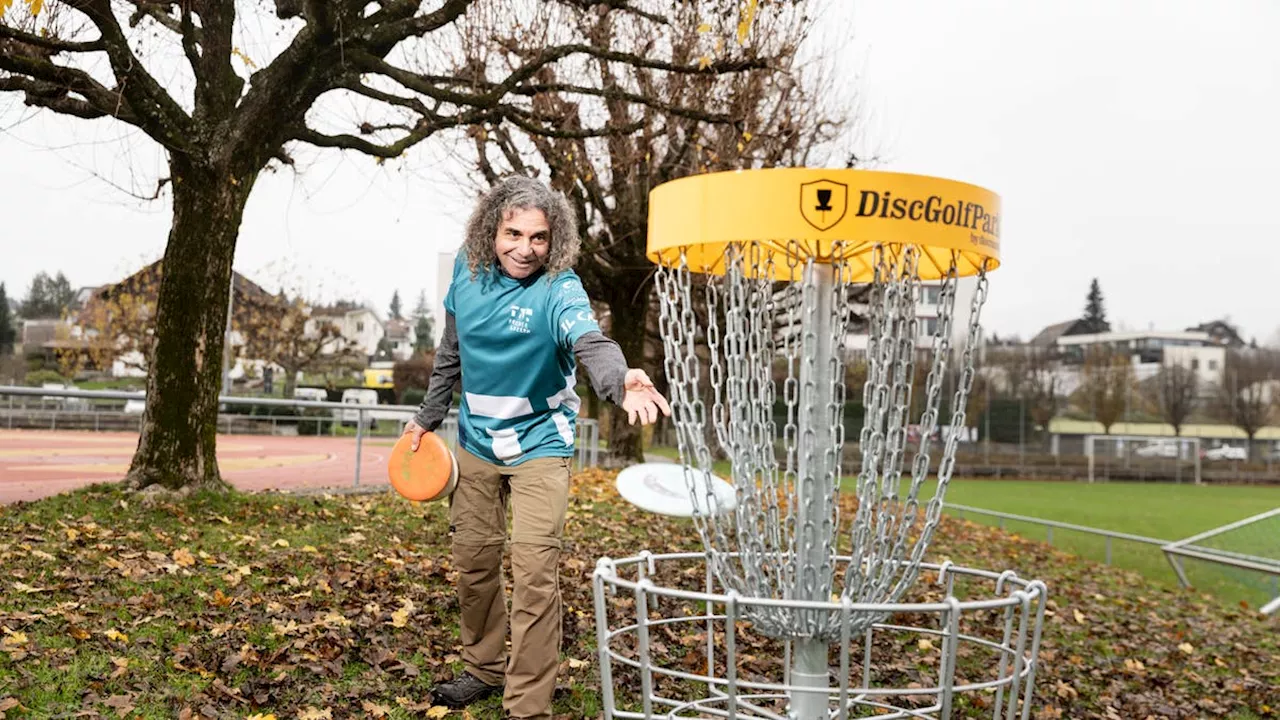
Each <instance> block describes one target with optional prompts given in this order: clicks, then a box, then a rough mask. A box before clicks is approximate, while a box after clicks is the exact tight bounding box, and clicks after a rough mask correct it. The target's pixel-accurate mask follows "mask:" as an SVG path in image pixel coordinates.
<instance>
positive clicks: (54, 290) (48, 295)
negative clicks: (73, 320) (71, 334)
mask: <svg viewBox="0 0 1280 720" xmlns="http://www.w3.org/2000/svg"><path fill="white" fill-rule="evenodd" d="M75 295H76V293H75V291H74V290H72V289H71V283H70V282H69V281H68V280H67V276H66V275H63V274H62V273H61V272H59V273H58V274H57V276H56V277H49V273H47V272H43V271H42V272H38V273H36V276H35V277H34V278H32V279H31V287H30V289H28V290H27V296H26V297H25V298H24V299H23V300H22V307H21V308H20V310H19V312H21V313H22V317H24V318H26V319H28V320H34V319H37V318H56V317H61V316H62V311H63V310H65V309H66V307H67V305H69V304H70V303H71V301H72V300H73V299H74V298H75Z"/></svg>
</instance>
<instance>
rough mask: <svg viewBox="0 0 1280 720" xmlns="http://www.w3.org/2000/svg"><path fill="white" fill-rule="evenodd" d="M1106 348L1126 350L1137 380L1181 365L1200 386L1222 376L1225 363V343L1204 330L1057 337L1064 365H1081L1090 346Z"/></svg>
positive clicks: (1206, 385)
mask: <svg viewBox="0 0 1280 720" xmlns="http://www.w3.org/2000/svg"><path fill="white" fill-rule="evenodd" d="M1095 347H1100V348H1106V349H1109V350H1112V351H1118V352H1123V353H1125V354H1127V355H1128V356H1129V357H1130V358H1131V359H1132V362H1133V370H1134V378H1135V379H1136V380H1138V381H1142V380H1146V379H1148V378H1151V377H1154V376H1155V375H1156V373H1157V372H1159V371H1160V368H1161V367H1170V366H1175V365H1178V366H1182V367H1185V368H1187V369H1189V370H1193V371H1195V373H1196V378H1197V381H1198V383H1199V385H1200V387H1201V388H1202V389H1207V388H1208V387H1210V386H1211V385H1214V384H1216V383H1217V382H1218V381H1219V380H1221V379H1222V371H1223V369H1224V368H1225V367H1226V353H1227V349H1226V347H1225V346H1223V345H1221V344H1219V343H1218V342H1217V341H1215V340H1214V339H1213V338H1212V337H1210V336H1209V334H1208V333H1206V332H1199V331H1183V332H1176V331H1174V332H1160V331H1154V330H1149V331H1143V332H1107V333H1091V334H1086V335H1068V336H1063V337H1060V338H1058V341H1057V348H1058V351H1059V357H1060V358H1061V359H1062V361H1063V362H1064V363H1065V364H1067V365H1077V366H1078V365H1083V363H1084V360H1085V357H1086V356H1087V354H1088V351H1089V349H1090V348H1095Z"/></svg>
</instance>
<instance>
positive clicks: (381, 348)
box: [373, 337, 391, 360]
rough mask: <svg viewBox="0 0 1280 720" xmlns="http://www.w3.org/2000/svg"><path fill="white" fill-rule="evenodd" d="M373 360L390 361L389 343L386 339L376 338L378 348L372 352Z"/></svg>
mask: <svg viewBox="0 0 1280 720" xmlns="http://www.w3.org/2000/svg"><path fill="white" fill-rule="evenodd" d="M373 359H374V360H390V359H391V341H390V340H388V339H387V338H386V337H381V338H378V346H377V347H376V348H375V349H374V351H373Z"/></svg>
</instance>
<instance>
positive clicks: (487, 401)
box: [444, 253, 600, 465]
mask: <svg viewBox="0 0 1280 720" xmlns="http://www.w3.org/2000/svg"><path fill="white" fill-rule="evenodd" d="M444 307H445V310H446V311H448V312H449V313H450V314H452V315H453V318H454V324H455V327H456V328H457V331H458V356H459V359H460V361H461V364H462V407H461V408H460V410H459V412H458V442H459V444H460V445H461V446H462V447H463V448H465V449H466V450H467V452H470V453H471V454H473V455H475V456H477V457H480V458H483V459H485V460H488V461H489V462H491V463H494V464H497V465H519V464H520V463H522V462H524V461H525V460H530V459H533V458H539V457H572V456H573V440H574V433H575V429H576V423H577V419H578V408H579V407H580V406H581V404H582V401H581V400H580V399H579V398H578V394H577V392H576V391H575V389H574V388H575V386H576V385H577V380H576V378H575V374H574V370H575V365H574V357H573V345H574V343H576V342H577V341H578V338H580V337H582V336H583V335H585V334H586V333H588V332H592V331H595V332H599V331H600V326H599V325H598V324H597V323H596V320H595V317H594V316H593V315H592V313H591V303H590V300H589V299H588V298H587V293H586V291H585V290H583V288H582V280H581V279H579V278H578V275H577V273H574V272H573V271H572V270H567V271H565V272H561V273H559V274H557V275H555V276H554V277H548V276H547V274H546V273H545V272H539V273H537V274H535V275H534V276H532V277H530V278H526V279H524V280H516V279H514V278H511V277H508V276H507V275H506V274H504V273H503V272H502V271H501V270H499V269H498V267H497V266H496V265H495V266H494V267H493V268H491V269H490V270H489V271H488V272H481V273H478V274H477V275H476V277H475V278H472V277H471V269H470V268H468V267H467V259H466V256H465V253H458V259H457V261H456V262H455V263H454V265H453V281H452V282H451V284H450V285H449V292H448V293H447V294H446V295H445V298H444Z"/></svg>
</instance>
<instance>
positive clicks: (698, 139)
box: [472, 0, 856, 459]
mask: <svg viewBox="0 0 1280 720" xmlns="http://www.w3.org/2000/svg"><path fill="white" fill-rule="evenodd" d="M812 4H813V3H810V2H806V1H805V0H798V1H794V2H788V3H769V4H764V3H761V4H760V5H759V8H758V10H756V11H755V14H754V16H753V20H754V26H753V27H751V28H750V34H751V39H752V41H751V42H750V43H743V42H740V41H741V40H744V39H746V36H747V31H748V29H747V28H745V27H744V26H743V25H742V23H741V22H740V16H739V15H738V14H737V12H736V8H738V7H740V6H741V3H739V2H737V0H691V1H689V2H681V3H673V4H672V8H673V9H672V11H671V13H670V20H671V23H672V25H671V27H670V29H669V31H667V32H664V33H663V34H661V35H660V36H659V35H655V34H653V32H652V27H651V26H650V25H649V23H648V22H647V21H646V20H645V19H644V18H642V17H640V16H638V15H627V14H617V13H615V14H609V15H603V14H602V15H597V16H590V15H582V16H580V18H579V22H580V25H579V27H578V28H577V32H578V33H580V34H582V35H584V36H586V37H588V38H591V41H592V42H593V43H598V44H600V45H601V46H607V47H636V48H640V50H639V52H641V53H647V52H650V51H651V50H650V49H651V48H653V47H656V46H657V45H659V44H669V45H670V48H671V50H670V51H671V55H672V59H673V61H674V62H676V63H679V64H694V65H709V64H712V63H716V62H733V63H753V64H755V65H756V66H757V69H754V70H750V71H747V72H742V73H738V74H733V75H727V74H720V75H715V74H699V75H690V74H687V73H671V72H666V71H664V70H663V69H661V68H655V67H651V66H644V65H640V64H631V65H625V66H624V65H622V64H619V63H610V62H607V61H606V60H605V58H604V57H603V56H601V55H595V56H589V57H586V58H584V60H583V63H582V70H583V71H584V72H585V73H587V74H589V75H591V76H593V77H598V78H599V82H600V87H601V88H603V92H602V93H600V94H599V95H595V96H589V97H584V96H583V95H582V94H581V93H575V92H572V87H571V85H569V84H567V83H566V79H565V73H566V72H567V70H566V69H562V68H552V67H545V68H543V69H541V70H540V71H539V72H538V73H537V81H536V82H535V83H532V84H531V85H530V86H529V87H527V88H524V89H522V90H521V91H520V92H529V93H533V94H534V107H535V108H536V109H537V111H538V112H539V113H541V114H542V115H544V116H545V117H547V118H555V121H554V122H555V124H556V125H558V126H560V127H563V128H565V129H567V130H570V131H576V130H577V129H579V128H583V127H589V126H590V125H591V124H592V122H593V119H595V118H602V119H603V121H604V122H605V124H606V125H608V126H609V127H613V128H620V129H625V130H626V132H620V133H617V134H614V135H610V136H608V137H602V138H593V137H584V136H581V135H572V134H571V135H560V136H556V135H550V134H547V133H536V132H530V131H528V130H527V129H525V128H522V127H521V126H519V125H518V124H505V125H496V124H493V123H484V124H481V125H478V126H477V127H476V128H475V129H474V130H473V133H472V137H473V140H474V144H475V165H476V170H477V174H478V175H479V176H480V177H482V178H483V179H484V181H485V182H486V183H493V182H495V181H496V180H498V179H499V178H500V177H502V176H503V175H506V174H509V173H519V174H527V175H546V176H547V177H549V179H550V182H551V184H552V185H553V186H554V187H556V188H557V189H559V190H561V191H563V192H564V193H565V195H566V196H567V197H568V198H569V199H570V202H571V203H572V205H573V206H574V208H575V210H576V212H577V215H578V220H579V225H580V227H581V228H582V230H583V234H584V238H583V252H582V257H581V259H580V260H579V262H578V266H577V272H578V274H579V275H580V276H581V277H582V280H583V284H584V286H585V287H586V288H587V290H588V292H589V293H590V294H591V296H592V298H594V299H595V300H598V301H600V302H602V303H603V304H605V305H607V306H608V308H609V321H610V326H609V333H610V336H611V337H613V338H614V339H615V340H616V341H617V342H618V344H619V345H620V346H621V347H622V350H623V353H624V354H625V355H626V356H627V357H628V358H629V359H632V360H633V361H635V362H638V363H641V364H643V365H645V366H647V367H649V369H651V370H653V369H656V368H654V367H653V364H654V363H655V362H656V357H655V358H646V347H647V346H648V345H649V343H648V342H647V333H646V328H647V327H648V326H650V325H651V324H652V323H650V322H649V316H650V314H651V312H652V311H653V309H654V308H655V306H656V298H655V296H654V295H653V274H652V271H653V264H652V263H651V262H650V261H649V260H648V259H647V258H646V256H645V249H646V240H647V235H648V211H649V205H648V200H649V191H650V190H651V189H652V188H654V187H655V186H657V185H659V184H661V183H663V182H666V181H668V180H672V179H675V178H678V177H683V176H686V175H691V174H697V173H705V172H712V171H719V170H733V169H741V168H758V167H772V166H778V165H788V166H794V165H806V164H811V163H815V162H816V163H818V164H826V163H827V162H828V161H829V160H830V158H831V157H832V156H833V153H834V150H833V148H834V147H835V146H834V145H833V141H835V140H836V139H837V138H838V137H840V136H841V133H842V132H843V130H844V129H845V124H846V122H847V119H848V118H850V117H851V116H852V115H853V113H852V112H851V111H849V109H848V108H841V107H838V104H837V103H833V102H831V101H830V98H829V97H824V90H827V84H824V82H823V80H824V78H823V76H822V75H821V72H820V71H821V70H822V69H821V68H819V67H811V68H802V67H801V63H800V61H799V60H798V59H797V56H798V53H799V50H800V48H801V46H802V44H803V43H804V41H805V39H806V35H807V32H808V31H809V29H810V27H811V26H812V22H811V20H809V18H808V17H807V16H806V13H807V12H808V11H809V10H810V9H811V8H810V6H811V5H812ZM753 7H754V5H753ZM499 32H500V30H499ZM506 44H511V45H515V44H518V39H517V38H516V37H514V36H513V37H511V38H510V39H509V40H507V41H506ZM829 94H830V93H828V95H829ZM641 99H643V101H640V100H641ZM725 119H729V120H730V122H725V121H724V120H725ZM837 157H838V160H837V164H842V165H851V164H852V163H853V162H854V161H855V160H856V158H854V157H852V155H851V154H850V153H847V152H846V153H844V154H840V155H838V156H837ZM609 446H610V451H611V453H613V454H614V455H615V456H618V457H622V458H635V459H639V458H641V457H642V446H641V443H640V435H639V432H638V430H637V429H636V428H633V427H631V426H629V425H628V424H627V421H626V414H625V413H613V414H612V422H611V423H610V426H609Z"/></svg>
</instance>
